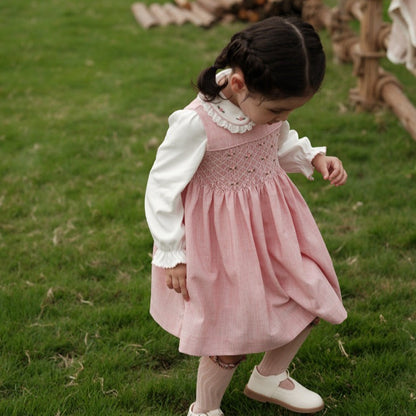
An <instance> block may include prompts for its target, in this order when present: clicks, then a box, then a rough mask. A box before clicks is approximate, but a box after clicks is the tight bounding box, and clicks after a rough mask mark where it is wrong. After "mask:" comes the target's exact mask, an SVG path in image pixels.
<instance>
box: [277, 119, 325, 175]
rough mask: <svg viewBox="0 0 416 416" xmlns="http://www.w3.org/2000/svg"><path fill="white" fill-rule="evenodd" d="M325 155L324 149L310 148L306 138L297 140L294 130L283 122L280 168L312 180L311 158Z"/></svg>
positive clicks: (280, 141)
mask: <svg viewBox="0 0 416 416" xmlns="http://www.w3.org/2000/svg"><path fill="white" fill-rule="evenodd" d="M318 154H323V155H325V154H326V147H325V146H322V147H312V145H311V142H310V141H309V139H308V138H307V137H302V138H301V139H300V138H299V135H298V133H297V131H296V130H290V126H289V123H288V122H287V121H284V122H283V124H282V127H281V128H280V136H279V150H278V157H279V163H280V166H281V167H282V168H283V170H284V171H285V172H287V173H302V174H303V175H305V176H306V177H307V178H308V179H309V180H313V177H312V175H313V172H314V167H313V166H312V160H313V158H314V157H315V156H316V155H318Z"/></svg>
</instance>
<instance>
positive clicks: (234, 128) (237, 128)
mask: <svg viewBox="0 0 416 416" xmlns="http://www.w3.org/2000/svg"><path fill="white" fill-rule="evenodd" d="M202 105H203V107H204V110H205V111H206V112H207V114H208V115H209V116H210V117H211V118H212V121H213V122H214V123H215V124H216V125H217V126H219V127H223V128H225V129H227V130H228V131H230V132H231V133H245V132H246V131H249V130H251V129H252V128H253V127H254V123H253V122H252V121H249V122H248V123H247V124H243V125H238V124H234V123H232V122H230V121H229V120H226V119H224V118H223V117H221V116H220V115H219V114H217V113H216V111H215V110H214V109H213V108H212V105H211V104H210V103H207V102H203V104H202Z"/></svg>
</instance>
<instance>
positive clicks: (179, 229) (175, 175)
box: [145, 109, 207, 268]
mask: <svg viewBox="0 0 416 416" xmlns="http://www.w3.org/2000/svg"><path fill="white" fill-rule="evenodd" d="M206 142H207V137H206V134H205V129H204V126H203V124H202V122H201V119H200V118H199V116H198V114H197V113H196V112H195V111H192V110H187V109H185V110H179V111H176V112H175V113H173V114H172V115H171V116H170V117H169V128H168V131H167V133H166V137H165V139H164V141H163V143H162V144H161V145H160V147H159V149H158V151H157V154H156V160H155V162H154V164H153V167H152V169H151V171H150V173H149V179H148V182H147V187H146V195H145V213H146V220H147V223H148V226H149V229H150V232H151V234H152V236H153V239H154V242H155V246H156V251H155V253H154V256H153V261H152V263H153V264H154V265H156V266H159V267H164V268H169V267H174V266H176V265H177V264H179V263H186V257H185V238H184V237H185V231H184V226H183V215H184V210H183V205H182V197H181V193H182V191H183V190H184V189H185V187H186V186H187V185H188V183H189V182H190V180H191V179H192V177H193V175H194V173H195V172H196V170H197V168H198V166H199V164H200V163H201V160H202V158H203V156H204V154H205V149H206Z"/></svg>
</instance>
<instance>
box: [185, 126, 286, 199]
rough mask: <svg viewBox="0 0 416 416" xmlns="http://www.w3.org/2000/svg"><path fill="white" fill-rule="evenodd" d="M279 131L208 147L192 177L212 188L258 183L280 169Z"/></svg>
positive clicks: (239, 187)
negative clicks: (236, 143) (217, 147)
mask: <svg viewBox="0 0 416 416" xmlns="http://www.w3.org/2000/svg"><path fill="white" fill-rule="evenodd" d="M277 147H278V135H277V134H275V133H272V134H270V135H268V136H266V137H264V138H262V139H259V140H254V141H250V142H246V143H244V144H241V145H239V146H234V147H231V148H228V149H227V150H212V151H207V152H206V153H205V156H204V158H203V160H202V162H201V164H200V165H199V168H198V170H197V171H196V173H195V175H194V177H193V181H194V182H195V183H197V184H199V185H200V186H206V187H209V188H211V189H213V190H221V191H228V190H232V191H238V190H240V189H244V188H249V187H251V186H258V185H261V184H262V183H263V182H265V181H266V180H268V179H270V178H272V177H273V176H274V175H276V174H278V173H279V172H280V173H281V172H283V171H282V169H281V168H280V165H279V161H278V157H277Z"/></svg>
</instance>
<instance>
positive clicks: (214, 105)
mask: <svg viewBox="0 0 416 416" xmlns="http://www.w3.org/2000/svg"><path fill="white" fill-rule="evenodd" d="M230 73H231V69H225V70H224V71H221V72H219V73H218V74H217V82H218V81H219V80H220V79H221V78H224V77H225V76H227V75H229V74H230ZM198 98H199V99H200V100H201V102H202V105H203V107H204V110H205V111H206V112H207V113H208V115H209V116H210V117H211V118H212V120H213V122H214V123H215V124H216V125H218V126H220V127H223V128H225V129H227V130H228V131H230V132H231V133H245V132H246V131H249V130H251V129H252V128H253V127H254V126H255V124H254V122H253V121H251V120H250V119H249V118H248V117H247V116H246V115H245V114H244V113H243V112H242V111H241V110H240V108H239V107H237V106H236V105H235V104H233V103H232V102H231V101H230V100H227V99H226V98H225V97H224V96H223V94H222V93H220V97H218V98H216V99H215V100H214V101H204V96H203V95H202V94H201V93H200V94H198Z"/></svg>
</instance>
